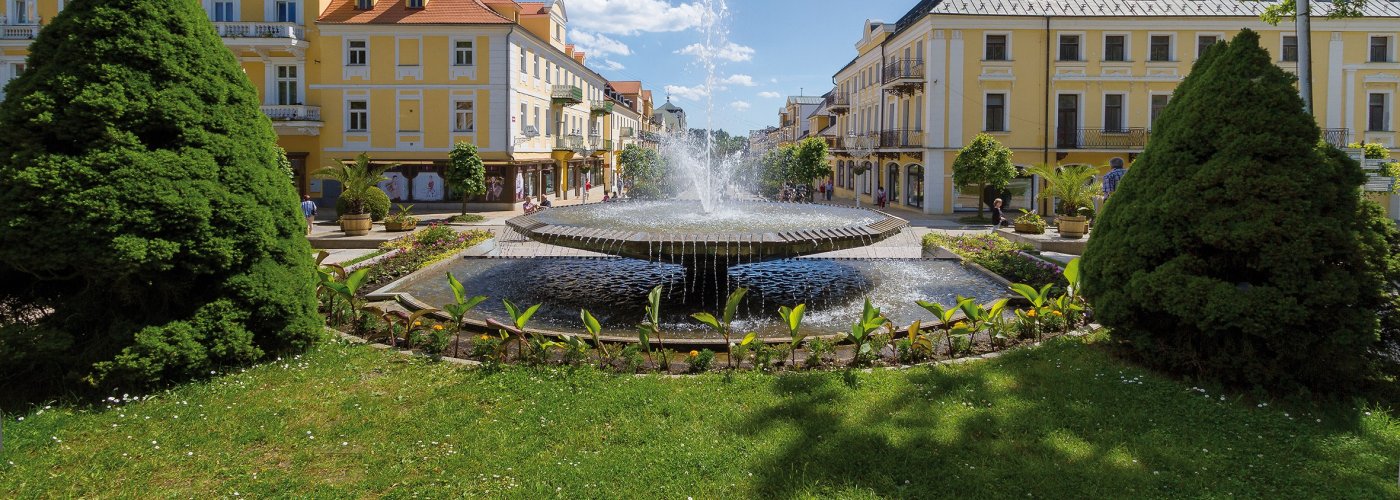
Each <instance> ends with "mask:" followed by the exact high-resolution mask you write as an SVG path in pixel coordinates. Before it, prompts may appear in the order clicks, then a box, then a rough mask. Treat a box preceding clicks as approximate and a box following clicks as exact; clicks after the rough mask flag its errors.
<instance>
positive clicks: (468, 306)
mask: <svg viewBox="0 0 1400 500" xmlns="http://www.w3.org/2000/svg"><path fill="white" fill-rule="evenodd" d="M446 274H447V285H448V287H450V288H451V289H452V303H451V304H447V305H444V306H442V310H444V311H447V314H448V315H449V316H451V317H452V325H453V329H452V332H453V335H454V336H456V337H455V338H458V339H460V336H461V334H462V331H463V330H464V329H466V327H467V321H466V320H467V313H469V312H471V310H472V309H475V308H476V306H477V305H479V304H481V303H482V302H485V301H486V296H485V295H477V296H475V297H467V289H466V287H463V286H462V282H460V281H457V277H456V276H453V275H452V273H446ZM457 343H460V340H458V342H456V343H453V351H452V355H453V356H456V355H457V350H456V349H457V348H456V345H457Z"/></svg>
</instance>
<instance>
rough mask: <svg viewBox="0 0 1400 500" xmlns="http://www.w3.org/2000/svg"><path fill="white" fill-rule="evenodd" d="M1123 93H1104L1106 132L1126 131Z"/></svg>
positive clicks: (1104, 126)
mask: <svg viewBox="0 0 1400 500" xmlns="http://www.w3.org/2000/svg"><path fill="white" fill-rule="evenodd" d="M1124 121H1125V120H1123V94H1104V96H1103V130H1104V132H1125V131H1126V130H1127V128H1126V127H1124V126H1123V125H1124V124H1123V122H1124Z"/></svg>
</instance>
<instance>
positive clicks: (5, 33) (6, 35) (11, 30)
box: [0, 24, 39, 45]
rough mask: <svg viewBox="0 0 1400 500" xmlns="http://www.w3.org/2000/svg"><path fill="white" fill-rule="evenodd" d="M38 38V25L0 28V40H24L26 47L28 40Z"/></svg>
mask: <svg viewBox="0 0 1400 500" xmlns="http://www.w3.org/2000/svg"><path fill="white" fill-rule="evenodd" d="M37 36H39V25H37V24H33V25H24V24H20V25H4V26H0V40H24V41H25V42H26V43H25V45H28V43H27V42H28V41H29V40H33V39H34V37H37Z"/></svg>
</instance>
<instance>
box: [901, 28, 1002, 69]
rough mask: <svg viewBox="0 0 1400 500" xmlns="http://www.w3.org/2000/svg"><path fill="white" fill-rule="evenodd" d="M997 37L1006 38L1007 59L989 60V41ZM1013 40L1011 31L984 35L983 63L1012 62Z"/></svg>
mask: <svg viewBox="0 0 1400 500" xmlns="http://www.w3.org/2000/svg"><path fill="white" fill-rule="evenodd" d="M997 35H999V36H1004V37H1006V59H988V58H987V45H988V41H987V39H988V38H990V37H992V36H997ZM1011 38H1012V36H1011V32H1010V31H987V32H984V33H982V61H983V62H1011V60H1012V57H1011V54H1013V52H1012V51H1011ZM920 46H922V44H921V45H920Z"/></svg>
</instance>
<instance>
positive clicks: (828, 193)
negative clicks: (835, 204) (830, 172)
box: [826, 179, 833, 201]
mask: <svg viewBox="0 0 1400 500" xmlns="http://www.w3.org/2000/svg"><path fill="white" fill-rule="evenodd" d="M832 187H833V186H832V184H831V179H827V180H826V201H831V188H832Z"/></svg>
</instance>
